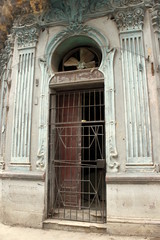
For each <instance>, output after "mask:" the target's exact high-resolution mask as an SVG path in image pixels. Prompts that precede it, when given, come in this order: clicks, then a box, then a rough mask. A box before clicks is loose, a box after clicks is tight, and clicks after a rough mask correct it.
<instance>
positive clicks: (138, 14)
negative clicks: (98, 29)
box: [115, 8, 144, 31]
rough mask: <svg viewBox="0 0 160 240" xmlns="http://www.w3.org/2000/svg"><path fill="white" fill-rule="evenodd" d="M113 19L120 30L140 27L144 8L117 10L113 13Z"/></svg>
mask: <svg viewBox="0 0 160 240" xmlns="http://www.w3.org/2000/svg"><path fill="white" fill-rule="evenodd" d="M115 20H116V23H117V26H118V28H119V29H120V31H126V30H134V29H135V30H137V29H142V26H143V20H144V9H142V8H136V9H135V8H129V9H126V10H123V11H119V12H117V13H116V15H115Z"/></svg>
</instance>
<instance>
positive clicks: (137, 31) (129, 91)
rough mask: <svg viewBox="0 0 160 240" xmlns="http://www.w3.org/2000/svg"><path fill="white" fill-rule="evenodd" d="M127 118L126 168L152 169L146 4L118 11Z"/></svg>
mask: <svg viewBox="0 0 160 240" xmlns="http://www.w3.org/2000/svg"><path fill="white" fill-rule="evenodd" d="M115 20H116V23H117V26H118V28H119V31H120V44H121V54H122V71H123V86H124V102H125V119H126V155H127V156H126V168H127V170H128V171H134V170H136V171H138V170H140V171H141V170H143V169H145V171H150V170H151V171H153V160H152V146H151V126H150V112H149V102H148V86H147V74H146V63H145V53H144V43H143V31H142V29H143V20H144V9H143V8H128V9H125V10H121V11H118V12H117V13H116V14H115Z"/></svg>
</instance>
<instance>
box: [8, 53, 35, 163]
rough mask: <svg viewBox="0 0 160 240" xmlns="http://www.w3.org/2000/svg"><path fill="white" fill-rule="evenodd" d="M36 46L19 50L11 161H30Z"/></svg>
mask: <svg viewBox="0 0 160 240" xmlns="http://www.w3.org/2000/svg"><path fill="white" fill-rule="evenodd" d="M34 65H35V48H31V49H21V50H19V67H18V72H17V83H16V95H15V109H14V124H13V135H12V160H11V163H20V164H29V163H30V159H29V158H30V142H31V139H30V138H31V115H32V94H33V81H34Z"/></svg>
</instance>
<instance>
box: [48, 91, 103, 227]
mask: <svg viewBox="0 0 160 240" xmlns="http://www.w3.org/2000/svg"><path fill="white" fill-rule="evenodd" d="M103 91H104V90H103V89H93V90H87V91H86V90H85V91H84V90H83V91H74V92H59V93H57V94H53V95H51V108H50V151H49V153H50V169H51V175H50V192H49V199H50V200H49V201H50V203H49V216H51V217H53V218H58V219H66V220H76V221H86V222H98V223H102V222H105V165H106V163H105V152H104V149H105V145H104V93H103ZM51 182H52V183H51Z"/></svg>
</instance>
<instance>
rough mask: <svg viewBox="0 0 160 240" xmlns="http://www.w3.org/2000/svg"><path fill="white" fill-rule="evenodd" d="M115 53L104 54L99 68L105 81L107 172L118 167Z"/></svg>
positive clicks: (116, 170)
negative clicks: (104, 57) (104, 56)
mask: <svg viewBox="0 0 160 240" xmlns="http://www.w3.org/2000/svg"><path fill="white" fill-rule="evenodd" d="M115 51H116V50H115V49H110V50H109V51H107V52H106V61H105V62H104V63H103V64H102V65H101V67H100V71H101V72H102V73H103V74H104V81H105V84H104V86H105V88H104V91H105V132H106V140H105V144H106V147H105V149H106V161H107V172H118V171H119V167H120V164H119V162H118V161H117V158H118V152H117V146H116V116H115V82H114V69H113V61H114V56H115Z"/></svg>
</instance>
